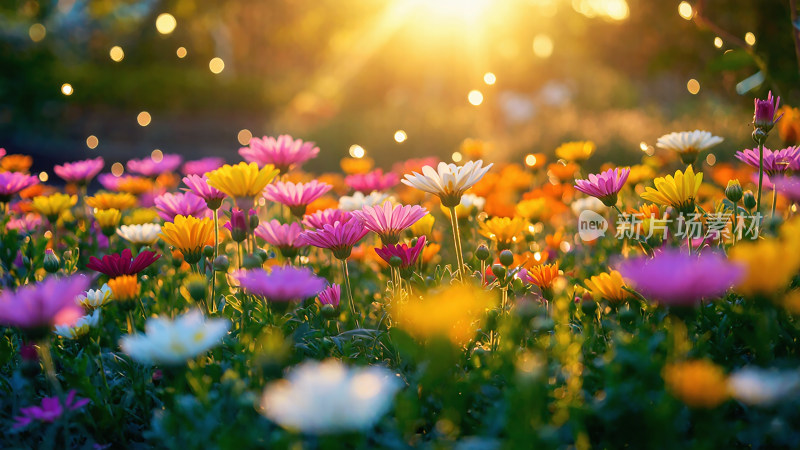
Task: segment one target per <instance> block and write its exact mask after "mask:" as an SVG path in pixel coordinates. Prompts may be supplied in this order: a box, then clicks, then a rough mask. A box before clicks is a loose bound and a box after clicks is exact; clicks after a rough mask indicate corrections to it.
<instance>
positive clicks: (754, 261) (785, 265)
mask: <svg viewBox="0 0 800 450" xmlns="http://www.w3.org/2000/svg"><path fill="white" fill-rule="evenodd" d="M789 242H791V241H789ZM728 258H729V259H730V260H731V261H734V262H738V263H740V264H742V265H743V266H744V267H745V276H744V277H743V278H742V281H741V282H740V283H739V284H738V285H737V286H736V292H739V293H740V294H743V295H746V296H772V295H774V294H776V293H778V292H781V291H783V290H785V289H786V288H787V287H788V286H789V283H790V282H791V281H792V278H793V277H794V276H795V274H797V272H798V270H800V253H798V252H797V247H796V246H792V245H787V242H785V241H781V240H778V239H763V240H759V241H755V242H746V241H741V242H739V243H737V244H736V245H735V246H734V247H733V248H732V249H731V250H730V252H729V253H728Z"/></svg>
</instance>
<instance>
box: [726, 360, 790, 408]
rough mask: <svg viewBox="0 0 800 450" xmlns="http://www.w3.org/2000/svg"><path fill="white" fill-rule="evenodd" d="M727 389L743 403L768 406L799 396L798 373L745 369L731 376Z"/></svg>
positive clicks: (753, 368)
mask: <svg viewBox="0 0 800 450" xmlns="http://www.w3.org/2000/svg"><path fill="white" fill-rule="evenodd" d="M728 388H729V389H730V391H731V395H732V396H733V397H734V398H736V399H737V400H739V401H741V402H743V403H746V404H748V405H759V406H769V405H772V404H775V403H777V402H779V401H781V400H790V399H791V398H793V397H796V396H797V395H798V394H800V372H797V371H796V370H788V371H778V370H768V369H760V368H756V367H745V368H743V369H739V370H737V371H736V372H734V373H733V374H731V376H730V378H728Z"/></svg>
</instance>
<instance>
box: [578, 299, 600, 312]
mask: <svg viewBox="0 0 800 450" xmlns="http://www.w3.org/2000/svg"><path fill="white" fill-rule="evenodd" d="M581 310H582V311H583V313H584V314H585V315H587V316H594V312H595V311H597V302H595V301H594V300H588V301H581Z"/></svg>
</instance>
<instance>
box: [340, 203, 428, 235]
mask: <svg viewBox="0 0 800 450" xmlns="http://www.w3.org/2000/svg"><path fill="white" fill-rule="evenodd" d="M426 214H428V210H427V209H425V208H423V207H421V206H418V205H413V206H411V205H405V206H403V205H392V203H391V202H389V201H386V202H384V203H383V205H382V206H377V205H376V206H364V208H362V209H361V211H353V216H355V217H357V218H358V219H359V220H360V221H361V222H362V223H363V224H364V226H365V227H366V228H367V229H368V230H370V231H373V232H375V234H377V235H378V236H380V237H381V242H383V243H384V244H389V245H392V244H397V242H398V241H399V240H400V233H402V232H403V230H405V229H406V228H408V227H410V226H411V225H414V224H415V223H416V222H417V221H418V220H419V219H421V218H423V217H425V215H426Z"/></svg>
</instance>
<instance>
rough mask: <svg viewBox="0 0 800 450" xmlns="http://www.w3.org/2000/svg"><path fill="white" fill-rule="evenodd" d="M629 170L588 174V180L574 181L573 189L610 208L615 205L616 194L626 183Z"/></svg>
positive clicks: (610, 170)
mask: <svg viewBox="0 0 800 450" xmlns="http://www.w3.org/2000/svg"><path fill="white" fill-rule="evenodd" d="M630 173H631V169H630V168H627V167H626V168H624V169H619V168H616V169H608V170H606V171H605V172H602V173H600V174H597V175H595V174H589V179H588V180H575V189H577V190H579V191H581V192H583V193H584V194H586V195H591V196H592V197H597V198H598V199H600V201H602V202H603V204H604V205H606V206H608V207H609V208H611V207H612V206H614V205H616V204H617V194H618V193H619V191H620V190H621V189H622V187H623V186H625V182H626V181H628V175H629V174H630Z"/></svg>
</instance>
